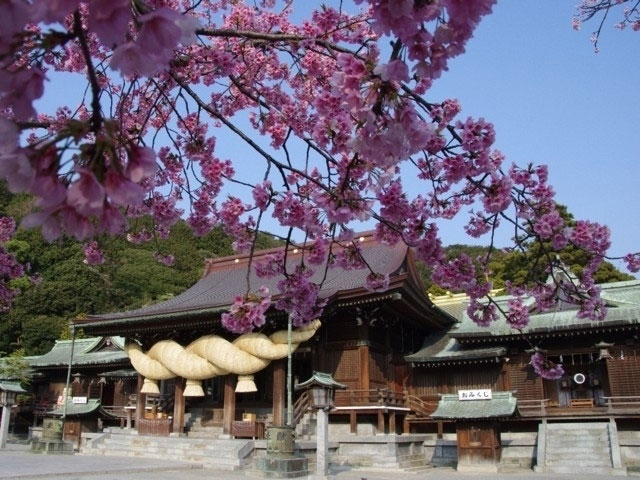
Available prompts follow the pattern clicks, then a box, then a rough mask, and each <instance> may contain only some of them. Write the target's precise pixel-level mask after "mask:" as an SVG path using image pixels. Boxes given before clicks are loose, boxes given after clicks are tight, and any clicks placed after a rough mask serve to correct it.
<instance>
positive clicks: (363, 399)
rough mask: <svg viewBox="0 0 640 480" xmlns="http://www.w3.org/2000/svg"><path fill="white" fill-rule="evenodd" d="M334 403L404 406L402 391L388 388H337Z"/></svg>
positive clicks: (344, 405) (352, 405)
mask: <svg viewBox="0 0 640 480" xmlns="http://www.w3.org/2000/svg"><path fill="white" fill-rule="evenodd" d="M334 403H335V405H336V406H337V407H369V406H371V407H374V406H385V407H404V406H405V403H406V401H405V395H404V393H403V392H393V391H391V390H389V389H388V388H376V389H371V390H339V391H337V392H336V396H335V401H334Z"/></svg>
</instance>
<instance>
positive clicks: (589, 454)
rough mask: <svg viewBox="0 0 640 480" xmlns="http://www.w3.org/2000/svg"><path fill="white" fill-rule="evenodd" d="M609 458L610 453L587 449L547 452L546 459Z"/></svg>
mask: <svg viewBox="0 0 640 480" xmlns="http://www.w3.org/2000/svg"><path fill="white" fill-rule="evenodd" d="M567 457H568V458H571V459H576V458H609V457H610V453H609V452H608V451H594V450H587V449H577V448H576V449H570V448H567V449H565V450H562V451H548V450H547V458H567Z"/></svg>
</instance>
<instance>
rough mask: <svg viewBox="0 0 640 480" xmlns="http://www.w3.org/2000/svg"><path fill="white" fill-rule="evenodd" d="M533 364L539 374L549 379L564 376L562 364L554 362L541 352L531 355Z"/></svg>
mask: <svg viewBox="0 0 640 480" xmlns="http://www.w3.org/2000/svg"><path fill="white" fill-rule="evenodd" d="M531 365H532V366H533V369H534V371H535V372H536V373H537V374H538V375H540V376H541V377H542V378H546V379H547V380H557V379H559V378H562V377H563V376H564V368H562V365H559V364H556V363H553V362H552V361H551V360H549V359H547V358H546V357H545V356H544V355H543V354H542V353H540V352H535V353H534V354H533V355H531Z"/></svg>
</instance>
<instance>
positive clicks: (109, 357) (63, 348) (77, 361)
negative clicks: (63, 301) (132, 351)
mask: <svg viewBox="0 0 640 480" xmlns="http://www.w3.org/2000/svg"><path fill="white" fill-rule="evenodd" d="M109 340H110V341H111V345H113V347H115V348H113V347H112V349H109V350H100V349H99V347H100V346H101V345H102V343H103V342H104V341H105V339H104V338H103V337H91V338H78V339H76V340H75V345H74V351H73V365H74V367H78V366H90V365H105V364H121V363H128V362H129V357H128V356H127V354H126V353H125V352H124V350H123V348H124V339H123V338H121V337H110V338H109ZM70 356H71V340H56V343H55V345H54V346H53V348H52V349H51V350H50V351H48V352H47V353H45V354H44V355H41V356H39V357H30V358H29V359H28V360H27V361H28V363H29V366H31V367H36V368H38V367H40V368H43V367H62V366H66V365H68V364H69V357H70Z"/></svg>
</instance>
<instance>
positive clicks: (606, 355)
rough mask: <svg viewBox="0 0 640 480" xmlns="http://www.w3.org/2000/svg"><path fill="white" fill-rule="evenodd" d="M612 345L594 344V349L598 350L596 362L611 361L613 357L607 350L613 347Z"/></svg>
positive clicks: (605, 343)
mask: <svg viewBox="0 0 640 480" xmlns="http://www.w3.org/2000/svg"><path fill="white" fill-rule="evenodd" d="M613 345H614V344H613V343H607V342H605V341H600V342H599V343H596V344H595V347H596V348H597V349H598V350H599V352H600V354H599V355H598V360H609V359H612V358H613V356H612V355H611V353H609V349H610V348H611V347H613Z"/></svg>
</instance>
